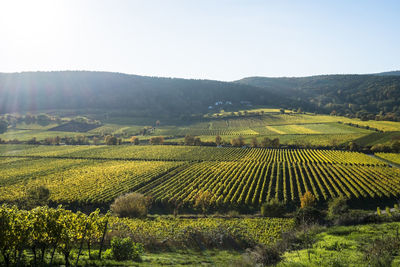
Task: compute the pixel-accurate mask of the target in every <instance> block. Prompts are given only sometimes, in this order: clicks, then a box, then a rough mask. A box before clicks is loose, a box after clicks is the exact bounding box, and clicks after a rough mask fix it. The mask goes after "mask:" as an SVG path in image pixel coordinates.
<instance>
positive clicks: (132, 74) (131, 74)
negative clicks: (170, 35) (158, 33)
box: [0, 69, 400, 82]
mask: <svg viewBox="0 0 400 267" xmlns="http://www.w3.org/2000/svg"><path fill="white" fill-rule="evenodd" d="M51 72H98V73H114V74H122V75H130V76H140V77H151V78H167V79H184V80H210V81H220V82H235V81H239V80H242V79H246V78H276V79H279V78H289V79H290V78H307V77H318V76H335V75H378V74H382V73H387V72H400V69H399V70H388V71H383V72H375V73H329V74H312V75H307V76H246V77H241V78H238V79H235V80H231V81H225V80H216V79H207V78H190V77H188V78H183V77H167V76H154V75H141V74H135V73H125V72H116V71H102V70H45V71H42V70H36V71H34V70H33V71H32V70H27V71H15V72H0V74H23V73H51ZM395 76H398V75H395Z"/></svg>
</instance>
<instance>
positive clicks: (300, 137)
mask: <svg viewBox="0 0 400 267" xmlns="http://www.w3.org/2000/svg"><path fill="white" fill-rule="evenodd" d="M261 111H263V113H261ZM243 114H246V115H243ZM67 119H69V118H67ZM155 121H156V119H154V122H153V123H149V122H147V123H149V124H133V121H132V120H131V119H129V118H125V119H123V118H114V119H113V118H112V117H110V118H107V120H104V121H103V124H102V125H99V126H97V127H96V126H95V128H94V129H91V130H89V131H86V132H85V130H83V131H82V132H67V131H54V130H51V129H52V128H55V129H58V128H59V129H64V128H63V127H62V125H61V126H60V127H55V126H56V125H55V124H50V125H47V126H41V125H39V124H25V123H18V124H17V125H16V126H15V127H13V128H9V130H8V131H7V132H6V133H3V134H0V139H2V140H5V141H10V140H15V139H16V140H18V141H23V142H24V141H25V142H26V141H28V140H31V139H32V138H33V137H35V138H36V139H37V140H38V141H43V140H45V139H46V138H54V137H56V136H59V137H76V136H77V135H84V136H87V137H89V139H90V140H91V139H92V138H93V137H94V136H96V137H97V138H98V140H99V141H100V142H101V143H102V142H104V136H106V135H114V136H117V137H120V138H122V139H123V140H124V141H125V142H129V139H130V137H131V136H138V137H139V139H140V140H141V141H142V142H145V143H146V142H148V140H149V139H150V138H151V137H152V136H164V137H165V138H166V142H167V143H168V142H175V143H183V137H184V136H185V135H193V136H198V137H200V138H201V140H202V141H207V142H214V141H215V136H217V135H220V136H221V137H222V138H223V140H224V141H225V142H226V143H229V142H230V140H231V139H233V138H237V137H238V136H242V137H244V139H245V141H246V142H247V143H249V142H250V139H252V138H254V137H256V138H257V139H258V140H259V141H260V140H262V139H263V138H264V137H268V138H279V139H280V143H281V144H282V145H296V146H300V145H301V146H302V147H321V146H325V147H329V146H337V145H343V144H348V143H349V142H351V141H354V140H356V141H357V143H359V144H360V145H374V144H376V143H381V142H383V141H390V140H392V138H397V137H398V136H399V132H400V123H399V122H390V121H361V120H359V119H349V118H346V117H339V116H328V115H315V114H310V113H308V114H299V113H292V112H289V111H287V112H286V113H285V114H280V113H279V110H278V109H261V108H259V109H257V108H255V109H249V110H247V111H246V113H245V110H243V111H241V115H238V113H237V112H234V115H232V114H231V112H223V113H215V114H213V115H211V116H208V117H205V118H203V119H202V120H201V121H198V122H186V123H185V122H181V123H179V124H170V123H168V122H167V123H166V124H164V123H163V122H161V124H160V125H157V126H154V124H155ZM130 123H132V124H130ZM350 123H351V124H352V125H348V124H350ZM144 128H147V129H151V131H149V132H148V133H147V134H146V135H144V136H142V135H140V133H141V132H142V131H143V129H144ZM375 129H377V130H379V131H384V133H382V132H376V130H375Z"/></svg>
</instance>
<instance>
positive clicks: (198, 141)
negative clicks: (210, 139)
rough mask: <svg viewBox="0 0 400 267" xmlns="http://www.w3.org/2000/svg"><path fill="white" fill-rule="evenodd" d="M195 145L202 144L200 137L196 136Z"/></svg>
mask: <svg viewBox="0 0 400 267" xmlns="http://www.w3.org/2000/svg"><path fill="white" fill-rule="evenodd" d="M193 144H194V145H195V146H201V139H200V137H195V138H194V143H193Z"/></svg>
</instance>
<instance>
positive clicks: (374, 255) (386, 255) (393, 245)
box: [363, 237, 400, 267]
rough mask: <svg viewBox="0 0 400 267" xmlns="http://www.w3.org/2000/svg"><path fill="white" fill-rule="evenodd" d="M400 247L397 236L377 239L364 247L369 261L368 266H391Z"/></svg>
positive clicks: (365, 255) (365, 256)
mask: <svg viewBox="0 0 400 267" xmlns="http://www.w3.org/2000/svg"><path fill="white" fill-rule="evenodd" d="M399 249H400V241H399V240H398V239H397V238H393V237H386V238H383V239H375V240H374V241H373V242H372V244H368V245H367V247H366V248H364V251H363V252H364V258H365V259H366V260H367V261H368V263H369V265H368V266H377V267H378V266H379V267H381V266H382V267H383V266H391V263H392V261H393V259H394V257H395V256H396V255H398V251H399Z"/></svg>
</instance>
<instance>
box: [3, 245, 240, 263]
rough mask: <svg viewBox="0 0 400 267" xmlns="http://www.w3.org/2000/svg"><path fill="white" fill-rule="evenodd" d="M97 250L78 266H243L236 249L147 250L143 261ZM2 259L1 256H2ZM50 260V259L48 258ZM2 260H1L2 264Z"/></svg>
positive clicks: (85, 255) (58, 257) (27, 255)
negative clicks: (115, 257) (101, 254)
mask: <svg viewBox="0 0 400 267" xmlns="http://www.w3.org/2000/svg"><path fill="white" fill-rule="evenodd" d="M77 253H78V251H77V249H74V250H73V251H72V257H71V259H70V263H71V264H73V265H74V266H75V263H76V262H75V261H76V255H77ZM32 257H33V255H32V254H31V253H30V252H29V251H28V252H27V253H25V259H24V260H23V261H22V263H23V264H24V265H25V264H26V265H29V264H30V262H31V260H32ZM96 257H97V251H95V252H93V251H92V258H91V259H90V258H89V253H88V251H87V250H83V251H82V254H81V256H80V258H79V263H78V266H143V267H147V266H149V267H150V266H241V265H242V264H241V263H242V262H243V261H242V252H240V251H235V250H218V249H215V250H211V249H209V250H203V251H197V250H190V249H188V250H176V251H167V252H151V253H149V252H146V253H144V254H143V255H142V256H141V262H137V261H115V260H108V259H102V260H97V259H95V258H96ZM0 259H1V256H0ZM48 261H49V259H48ZM1 263H2V261H1V260H0V266H2V265H1ZM53 263H54V265H55V266H61V265H64V264H65V262H64V260H63V257H62V256H61V255H59V254H56V255H55V258H54V262H53Z"/></svg>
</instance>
